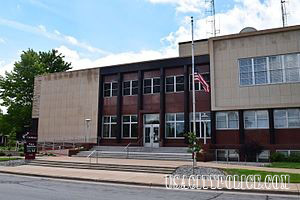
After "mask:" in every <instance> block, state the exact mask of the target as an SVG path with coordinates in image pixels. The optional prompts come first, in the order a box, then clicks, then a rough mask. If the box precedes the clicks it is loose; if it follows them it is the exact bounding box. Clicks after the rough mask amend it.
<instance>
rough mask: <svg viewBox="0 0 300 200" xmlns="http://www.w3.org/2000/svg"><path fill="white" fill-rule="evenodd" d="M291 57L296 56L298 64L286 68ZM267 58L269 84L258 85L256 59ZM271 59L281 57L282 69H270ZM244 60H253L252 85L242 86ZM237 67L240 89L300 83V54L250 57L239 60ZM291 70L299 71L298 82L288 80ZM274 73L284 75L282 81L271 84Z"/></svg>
mask: <svg viewBox="0 0 300 200" xmlns="http://www.w3.org/2000/svg"><path fill="white" fill-rule="evenodd" d="M291 55H296V61H297V62H298V63H296V65H295V67H291V68H288V67H286V64H287V63H286V56H291ZM263 57H264V58H266V65H267V66H266V70H267V82H266V83H259V84H258V83H256V82H255V71H254V59H257V58H263ZM271 57H279V63H280V68H276V69H273V68H270V66H271V65H270V58H271ZM243 59H250V60H251V69H252V72H251V73H252V82H251V84H245V85H242V84H241V68H240V67H241V65H240V61H241V60H243ZM237 65H238V76H239V77H238V79H239V86H240V87H249V86H256V85H273V84H289V83H299V82H300V52H295V53H288V54H279V55H269V56H258V57H249V58H239V59H237ZM289 69H295V70H296V71H297V69H298V80H297V81H288V80H287V71H288V70H289ZM274 71H281V74H282V81H281V82H280V81H279V82H271V79H272V77H271V75H272V74H271V72H274Z"/></svg>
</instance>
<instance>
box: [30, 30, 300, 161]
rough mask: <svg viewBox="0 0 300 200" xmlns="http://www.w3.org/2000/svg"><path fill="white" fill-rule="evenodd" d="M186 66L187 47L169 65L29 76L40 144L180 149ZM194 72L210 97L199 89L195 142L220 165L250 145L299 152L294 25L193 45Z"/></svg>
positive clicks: (298, 50) (299, 62) (185, 119)
mask: <svg viewBox="0 0 300 200" xmlns="http://www.w3.org/2000/svg"><path fill="white" fill-rule="evenodd" d="M191 60H192V59H191V42H190V41H189V42H183V43H179V57H175V58H168V59H159V60H151V61H145V62H137V63H129V64H120V65H113V66H106V67H101V68H100V67H99V68H93V69H84V70H78V71H69V72H62V73H53V74H48V75H45V76H38V77H36V79H35V89H34V90H35V91H34V103H33V113H32V118H33V125H34V126H33V130H34V131H35V132H36V133H37V134H38V141H39V142H52V141H74V140H77V141H81V142H85V143H92V144H97V143H98V145H107V146H115V145H116V146H126V145H127V144H128V143H129V142H131V143H134V144H136V145H139V146H145V147H152V148H159V147H181V146H182V147H183V146H187V144H186V139H185V137H184V134H185V133H187V132H189V131H190V130H192V124H193V123H192V115H191V113H192V92H191V88H192V87H191V84H192V82H191ZM195 66H196V69H197V71H198V72H199V73H200V74H202V75H203V76H204V78H205V79H206V81H207V82H208V83H209V84H210V88H211V92H210V93H206V92H205V91H204V90H203V88H202V86H201V85H200V83H196V130H197V132H196V134H197V136H198V137H199V139H200V141H201V142H204V139H205V140H206V143H207V144H210V148H212V149H215V150H216V153H217V156H220V157H230V155H231V154H234V153H233V152H234V150H237V149H239V147H240V145H241V144H246V143H250V142H256V143H258V144H260V145H262V146H263V147H264V150H265V151H264V154H265V155H268V154H269V152H270V151H282V152H284V153H286V154H291V153H297V152H298V151H299V150H300V26H290V27H284V28H276V29H268V30H260V31H256V30H255V29H253V28H245V29H243V30H242V31H241V32H240V33H237V34H232V35H225V36H218V37H212V38H209V39H204V40H197V41H195ZM205 135H206V137H204V136H205Z"/></svg>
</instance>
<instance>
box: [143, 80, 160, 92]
mask: <svg viewBox="0 0 300 200" xmlns="http://www.w3.org/2000/svg"><path fill="white" fill-rule="evenodd" d="M149 79H150V80H151V86H150V87H151V92H150V93H146V94H145V80H149ZM153 79H159V83H160V81H161V80H160V77H151V78H144V79H143V95H149V94H159V92H155V93H153V89H154V87H153ZM160 86H161V84H159V87H160ZM147 87H149V86H147Z"/></svg>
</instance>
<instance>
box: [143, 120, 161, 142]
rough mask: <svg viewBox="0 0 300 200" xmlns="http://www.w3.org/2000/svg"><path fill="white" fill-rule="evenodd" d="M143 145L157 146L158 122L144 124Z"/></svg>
mask: <svg viewBox="0 0 300 200" xmlns="http://www.w3.org/2000/svg"><path fill="white" fill-rule="evenodd" d="M144 146H145V147H151V148H158V147H159V124H145V125H144Z"/></svg>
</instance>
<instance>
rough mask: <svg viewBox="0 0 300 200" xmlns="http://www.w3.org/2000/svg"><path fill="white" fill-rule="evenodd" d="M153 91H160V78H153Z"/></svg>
mask: <svg viewBox="0 0 300 200" xmlns="http://www.w3.org/2000/svg"><path fill="white" fill-rule="evenodd" d="M153 93H160V78H153Z"/></svg>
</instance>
